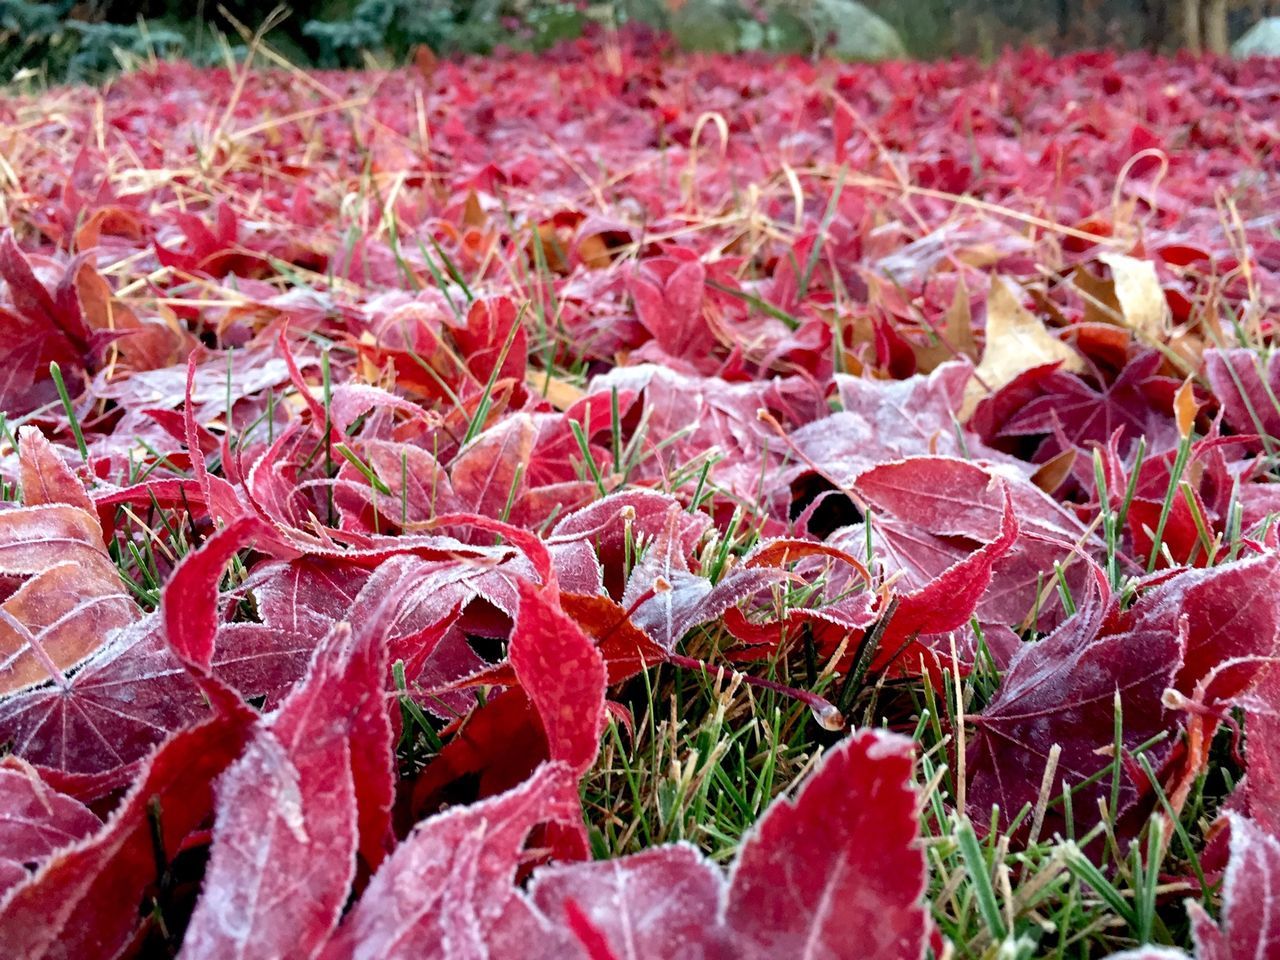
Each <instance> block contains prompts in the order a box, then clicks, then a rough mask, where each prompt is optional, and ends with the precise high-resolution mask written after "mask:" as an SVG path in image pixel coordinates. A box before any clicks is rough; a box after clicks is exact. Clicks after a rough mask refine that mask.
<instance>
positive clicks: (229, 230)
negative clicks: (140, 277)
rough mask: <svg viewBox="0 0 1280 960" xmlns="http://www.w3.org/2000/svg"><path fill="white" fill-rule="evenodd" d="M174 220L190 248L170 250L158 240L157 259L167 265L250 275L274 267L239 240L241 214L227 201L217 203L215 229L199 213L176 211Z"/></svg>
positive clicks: (220, 274)
mask: <svg viewBox="0 0 1280 960" xmlns="http://www.w3.org/2000/svg"><path fill="white" fill-rule="evenodd" d="M173 222H174V223H176V224H177V225H178V226H179V228H180V229H181V230H182V232H183V234H185V236H186V239H187V245H186V246H187V248H186V249H185V250H170V249H169V248H168V247H165V246H163V245H162V244H160V242H159V241H157V242H156V244H155V251H156V259H157V260H159V261H160V263H161V264H162V265H164V266H166V267H172V268H174V269H177V270H181V271H183V272H185V273H199V274H207V275H208V276H211V277H216V278H221V277H225V276H227V275H228V274H233V273H234V274H236V275H237V276H241V277H247V276H251V275H252V274H253V273H254V272H255V271H256V270H260V269H270V263H269V261H267V260H266V259H264V258H263V257H261V256H259V255H257V254H256V253H253V252H252V251H249V250H246V249H245V248H244V247H242V246H241V245H240V244H239V233H240V225H239V218H238V217H237V216H236V213H235V211H234V210H233V209H232V208H231V207H230V205H228V204H227V203H225V202H222V203H219V204H218V206H217V211H216V213H215V219H214V226H213V229H212V230H211V229H209V227H207V226H205V224H204V221H203V220H201V219H200V218H199V217H197V216H196V215H195V214H190V213H175V214H174V215H173Z"/></svg>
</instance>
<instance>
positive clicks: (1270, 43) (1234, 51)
mask: <svg viewBox="0 0 1280 960" xmlns="http://www.w3.org/2000/svg"><path fill="white" fill-rule="evenodd" d="M1231 55H1232V56H1233V57H1235V58H1236V59H1237V60H1243V59H1245V58H1246V57H1280V17H1267V18H1266V19H1265V20H1259V21H1258V22H1257V23H1255V24H1254V25H1253V26H1252V27H1250V28H1249V32H1248V33H1246V34H1245V35H1244V36H1243V37H1241V38H1240V39H1239V40H1237V41H1236V42H1235V43H1234V44H1232V46H1231Z"/></svg>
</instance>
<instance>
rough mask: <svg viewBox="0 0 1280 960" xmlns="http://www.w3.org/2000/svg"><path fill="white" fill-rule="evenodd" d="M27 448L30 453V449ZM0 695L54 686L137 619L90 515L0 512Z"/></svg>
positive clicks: (51, 510)
mask: <svg viewBox="0 0 1280 960" xmlns="http://www.w3.org/2000/svg"><path fill="white" fill-rule="evenodd" d="M29 449H30V448H29ZM0 577H3V578H5V580H7V581H8V582H7V584H6V590H7V596H5V598H4V602H3V604H2V605H0V696H2V695H4V694H12V693H14V692H16V691H19V690H23V689H25V688H28V687H32V686H35V685H36V684H40V683H47V682H50V681H52V682H53V683H55V684H57V685H59V686H62V687H65V686H66V683H67V681H66V678H65V677H64V676H63V673H62V671H64V670H67V669H69V668H72V667H74V666H76V665H77V664H79V663H83V662H84V661H85V660H86V659H87V658H88V657H89V656H91V655H92V654H93V653H94V651H96V650H98V649H99V648H101V647H102V646H103V645H104V644H105V643H106V642H107V641H108V639H109V638H110V635H111V633H112V632H113V631H116V630H119V629H120V628H122V627H125V626H127V625H128V624H130V623H132V622H133V621H134V620H135V619H137V617H138V615H139V610H138V607H137V604H135V603H134V602H133V600H132V599H131V598H130V597H129V596H128V594H126V593H125V592H124V590H123V589H122V587H121V584H120V576H119V573H118V572H117V571H116V568H115V565H114V564H113V563H112V562H111V559H110V557H108V556H107V552H106V549H105V548H104V547H103V543H102V528H101V527H99V526H98V521H97V519H96V517H94V516H93V514H91V513H88V512H86V511H84V510H81V509H79V508H77V507H74V506H68V505H66V504H62V503H53V504H46V505H43V506H35V507H22V508H19V509H13V510H6V511H3V512H0Z"/></svg>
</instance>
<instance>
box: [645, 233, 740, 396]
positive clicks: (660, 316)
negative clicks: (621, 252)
mask: <svg viewBox="0 0 1280 960" xmlns="http://www.w3.org/2000/svg"><path fill="white" fill-rule="evenodd" d="M682 252H683V251H682ZM706 278H707V271H706V269H705V268H704V267H703V266H702V264H701V263H700V262H699V261H698V260H697V259H676V258H674V257H671V258H667V257H661V258H659V257H654V258H650V259H648V260H646V261H643V264H642V266H641V267H640V268H638V269H637V270H636V271H635V272H634V273H633V274H632V276H631V283H630V284H629V290H630V293H631V296H632V297H633V298H634V299H635V304H636V316H637V317H639V319H640V322H641V323H642V324H643V325H644V327H645V329H646V330H648V331H649V333H650V334H651V335H652V336H653V340H654V343H655V344H656V345H657V346H658V347H659V348H661V350H662V351H663V352H664V353H666V354H667V355H668V356H670V357H678V358H681V359H684V360H685V361H686V362H688V361H693V362H695V363H700V362H701V361H702V359H703V358H710V357H711V354H712V352H713V351H714V350H715V349H716V347H717V346H718V345H717V343H716V339H715V337H714V336H713V335H712V333H711V331H710V330H709V329H708V327H707V323H706V321H705V320H704V319H703V316H702V299H703V293H704V284H705V283H706ZM707 372H710V371H707Z"/></svg>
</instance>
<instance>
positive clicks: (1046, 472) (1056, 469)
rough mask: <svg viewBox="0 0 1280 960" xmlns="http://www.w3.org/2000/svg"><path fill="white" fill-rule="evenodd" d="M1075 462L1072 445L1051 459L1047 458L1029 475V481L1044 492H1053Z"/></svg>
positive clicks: (1067, 475)
mask: <svg viewBox="0 0 1280 960" xmlns="http://www.w3.org/2000/svg"><path fill="white" fill-rule="evenodd" d="M1075 464H1076V450H1075V448H1074V447H1072V448H1070V449H1067V450H1063V451H1062V452H1061V453H1060V454H1058V455H1057V456H1056V457H1054V458H1053V459H1052V460H1048V461H1046V462H1045V463H1043V464H1042V465H1041V466H1040V469H1038V470H1037V471H1036V472H1035V473H1033V474H1032V475H1031V482H1032V483H1034V484H1035V485H1036V486H1037V487H1039V488H1040V489H1041V490H1043V491H1044V492H1045V493H1053V491H1055V490H1057V489H1058V488H1059V487H1060V486H1062V484H1063V483H1064V482H1066V479H1067V477H1069V476H1070V475H1071V468H1072V467H1074V466H1075Z"/></svg>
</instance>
